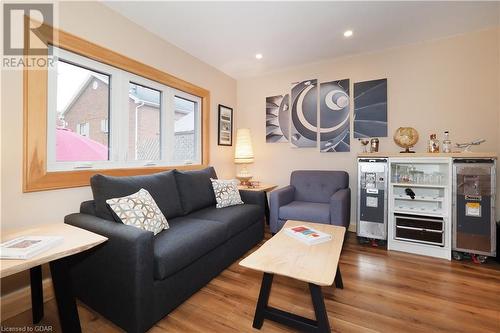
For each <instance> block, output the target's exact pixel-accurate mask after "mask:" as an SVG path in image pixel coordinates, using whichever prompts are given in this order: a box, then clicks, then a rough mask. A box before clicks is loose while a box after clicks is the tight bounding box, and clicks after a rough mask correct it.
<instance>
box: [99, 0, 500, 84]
mask: <svg viewBox="0 0 500 333" xmlns="http://www.w3.org/2000/svg"><path fill="white" fill-rule="evenodd" d="M105 3H106V5H107V6H109V7H110V8H111V9H113V10H115V11H116V12H118V13H120V14H122V15H123V16H125V17H127V18H129V19H130V20H132V21H133V22H135V23H137V24H139V25H140V26H142V27H144V28H146V29H148V30H149V31H151V32H153V33H155V34H157V35H158V36H160V37H161V38H163V39H165V40H166V41H168V42H170V43H172V44H174V45H176V46H177V47H179V48H181V49H183V50H185V51H186V52H188V53H190V54H192V55H193V56H195V57H197V58H199V59H201V60H202V61H204V62H206V63H208V64H210V65H212V66H214V67H216V68H218V69H219V70H221V71H223V72H225V73H227V74H228V75H230V76H232V77H234V78H243V77H248V76H256V75H261V74H265V73H268V72H272V71H277V70H281V69H284V68H287V67H292V66H297V65H301V64H305V63H311V62H316V61H320V60H322V59H327V58H334V57H341V56H346V55H351V54H356V53H363V52H372V51H376V50H381V49H385V48H389V47H396V46H400V45H405V44H410V43H415V42H420V41H423V40H429V39H438V38H443V37H446V36H451V35H455V34H460V33H464V32H467V31H473V30H480V29H484V28H487V27H491V26H496V25H499V3H497V2H479V1H474V2H404V1H398V2H305V1H304V2H157V1H140V2H139V1H136V2H134V1H109V2H105ZM347 29H352V30H353V31H354V34H353V36H352V37H351V38H348V39H347V38H345V37H344V36H343V32H344V31H345V30H347ZM257 53H262V54H263V59H261V60H257V59H256V58H255V54H257Z"/></svg>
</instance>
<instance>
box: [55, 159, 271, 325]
mask: <svg viewBox="0 0 500 333" xmlns="http://www.w3.org/2000/svg"><path fill="white" fill-rule="evenodd" d="M210 177H212V178H216V174H215V170H214V169H213V168H207V169H204V170H200V171H187V172H180V171H177V170H174V171H167V172H162V173H158V174H154V175H147V176H134V177H107V176H102V175H96V176H94V177H93V178H92V179H91V186H92V191H93V194H94V200H93V201H87V202H83V203H82V204H81V207H80V213H77V214H71V215H68V216H66V218H65V223H68V224H71V225H74V226H77V227H80V228H84V229H87V230H90V231H93V232H96V233H98V234H101V235H103V236H106V237H108V239H109V240H108V241H107V242H105V243H103V244H102V245H100V246H99V247H97V248H95V249H94V250H91V251H88V253H85V254H83V255H80V256H79V257H77V258H76V259H75V263H74V266H73V268H72V272H71V274H72V283H73V287H74V292H75V294H76V296H77V297H78V298H79V299H80V300H81V301H83V302H84V303H85V304H87V305H88V306H90V307H91V308H92V309H94V310H96V311H97V312H99V313H100V314H102V315H103V316H104V317H106V318H108V319H109V320H111V321H112V322H113V323H115V324H116V325H118V326H120V327H121V328H123V329H125V330H126V331H127V332H144V331H146V330H148V329H149V328H150V327H151V326H152V325H154V323H156V322H157V321H158V320H160V319H161V318H163V317H164V316H165V315H167V314H168V313H169V312H171V311H172V310H173V309H175V308H176V307H177V306H179V305H180V304H181V303H182V302H183V301H185V300H186V299H187V298H189V297H190V296H191V295H192V294H193V293H195V292H196V291H197V290H199V289H200V288H201V287H203V286H204V285H205V284H206V283H208V282H209V281H210V280H211V279H212V278H214V277H215V276H217V275H218V274H219V273H220V272H221V271H222V270H224V269H225V268H226V267H227V266H229V265H230V264H231V263H233V262H234V261H235V260H236V259H238V258H240V257H241V256H242V255H243V254H244V253H245V252H247V251H248V250H250V249H251V248H252V247H253V246H254V245H256V244H257V243H259V242H260V241H261V240H262V239H263V236H264V207H265V206H264V205H265V201H264V200H266V199H265V194H264V193H263V192H251V191H240V194H241V197H242V200H243V201H244V202H245V204H243V205H237V206H232V207H226V208H221V209H217V208H215V203H216V200H215V196H214V194H213V190H212V185H211V182H210ZM140 188H145V189H146V190H148V191H149V192H150V194H151V195H152V196H153V198H154V199H155V201H156V203H157V204H158V206H159V208H160V209H161V210H162V212H163V214H164V215H165V216H166V218H167V219H168V222H169V225H170V228H169V229H168V230H164V231H162V232H160V233H159V234H157V235H156V236H153V233H151V232H148V231H144V230H141V229H138V228H135V227H131V226H126V225H124V224H123V223H121V222H118V221H119V219H118V217H117V216H116V215H114V213H112V211H111V210H110V209H109V208H108V207H107V205H106V203H105V201H106V200H107V199H109V198H111V197H120V196H125V195H128V194H131V193H134V192H137V191H138V190H139V189H140Z"/></svg>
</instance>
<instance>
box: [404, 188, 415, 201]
mask: <svg viewBox="0 0 500 333" xmlns="http://www.w3.org/2000/svg"><path fill="white" fill-rule="evenodd" d="M405 193H406V195H407V196H409V197H410V198H411V199H412V200H415V192H413V190H412V189H411V188H406V189H405Z"/></svg>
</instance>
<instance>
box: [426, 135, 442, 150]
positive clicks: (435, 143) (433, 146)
mask: <svg viewBox="0 0 500 333" xmlns="http://www.w3.org/2000/svg"><path fill="white" fill-rule="evenodd" d="M428 151H429V153H439V140H438V139H437V138H436V134H431V137H430V140H429V147H428Z"/></svg>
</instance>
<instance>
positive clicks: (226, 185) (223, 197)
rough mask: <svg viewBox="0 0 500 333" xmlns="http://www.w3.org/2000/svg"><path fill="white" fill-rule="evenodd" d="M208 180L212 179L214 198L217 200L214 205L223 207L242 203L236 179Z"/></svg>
mask: <svg viewBox="0 0 500 333" xmlns="http://www.w3.org/2000/svg"><path fill="white" fill-rule="evenodd" d="M210 180H211V181H212V186H213V188H214V194H215V199H216V200H217V205H216V206H215V207H217V208H224V207H229V206H234V205H241V204H243V201H242V200H241V197H240V191H238V181H237V180H236V179H231V180H222V179H213V178H210Z"/></svg>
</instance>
